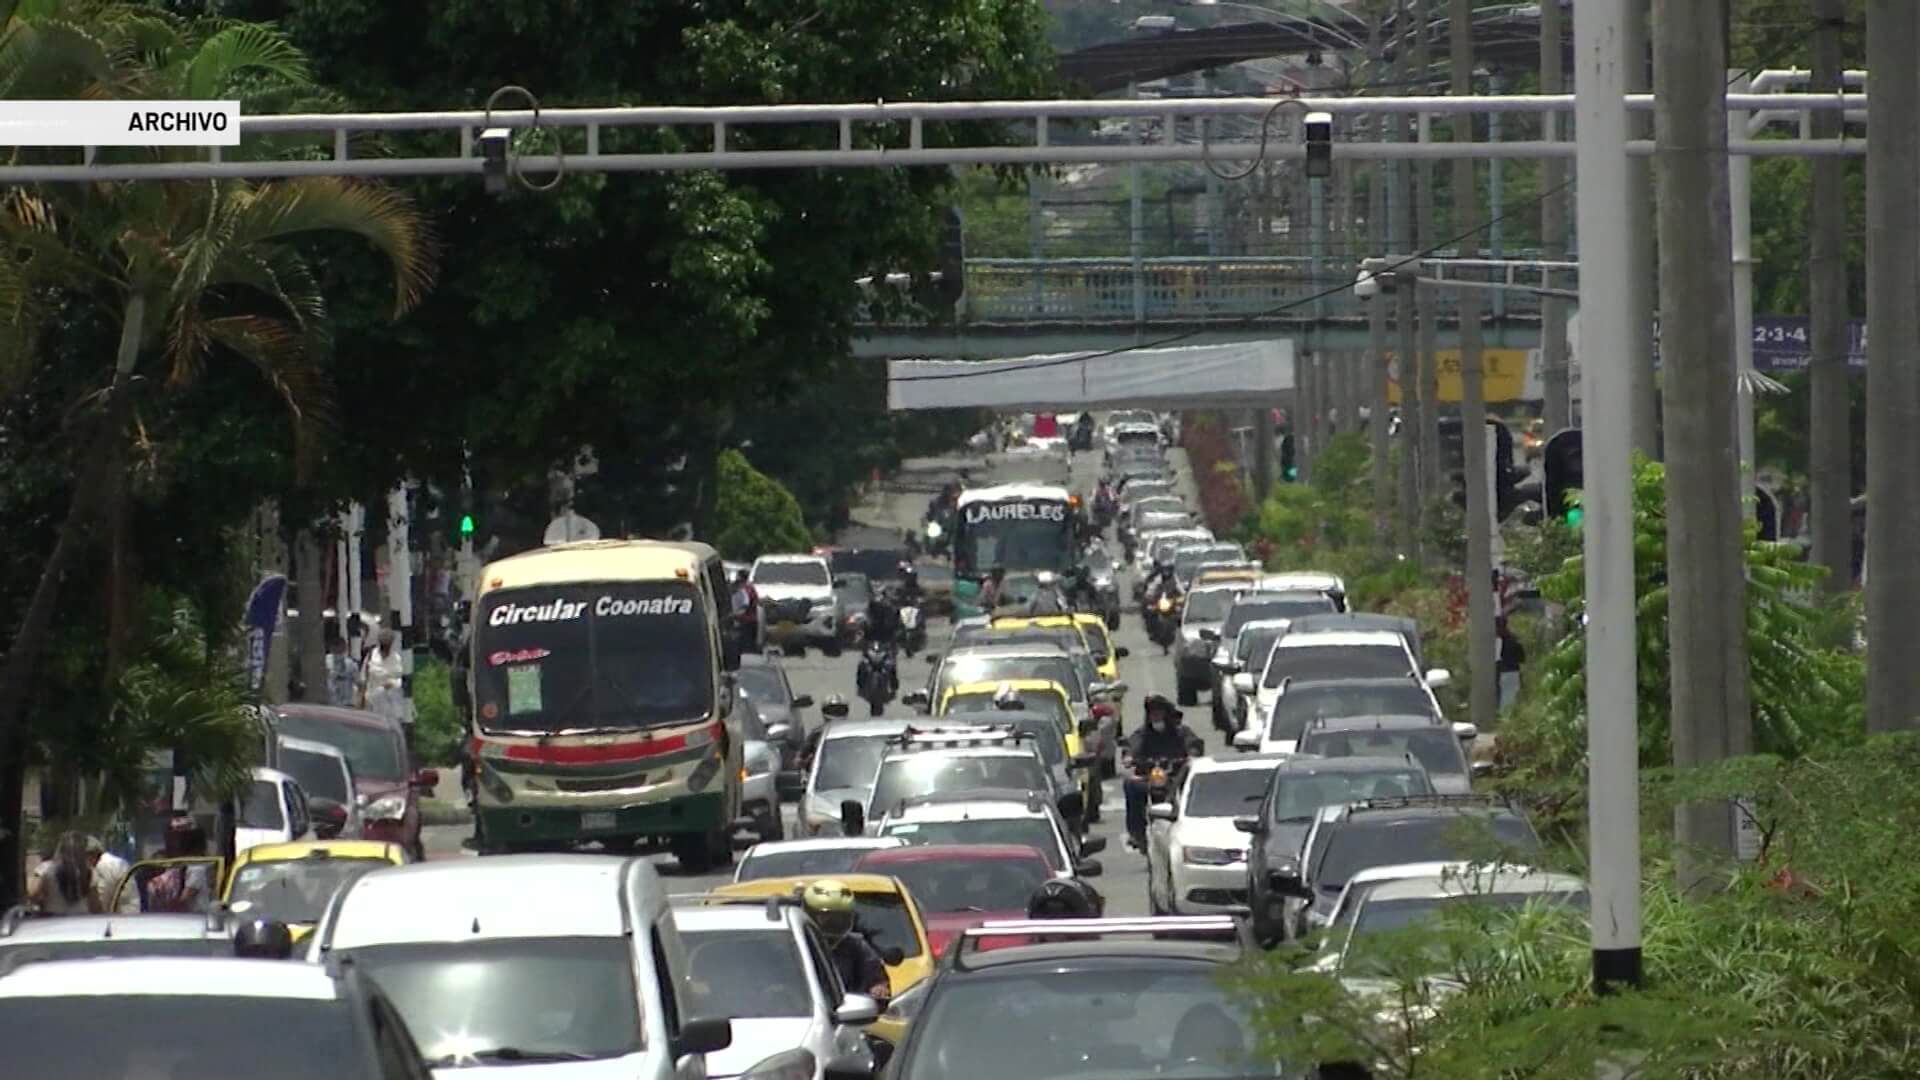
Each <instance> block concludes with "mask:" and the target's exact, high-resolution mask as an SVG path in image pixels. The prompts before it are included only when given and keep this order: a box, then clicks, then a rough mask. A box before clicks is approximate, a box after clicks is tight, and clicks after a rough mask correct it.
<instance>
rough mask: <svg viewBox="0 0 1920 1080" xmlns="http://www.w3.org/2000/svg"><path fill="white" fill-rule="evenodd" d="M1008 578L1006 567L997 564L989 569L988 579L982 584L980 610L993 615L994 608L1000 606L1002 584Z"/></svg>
mask: <svg viewBox="0 0 1920 1080" xmlns="http://www.w3.org/2000/svg"><path fill="white" fill-rule="evenodd" d="M1006 580H1007V568H1006V567H1004V566H996V567H994V568H993V569H992V570H990V571H988V573H987V580H986V581H984V582H982V583H981V585H980V610H982V611H984V612H986V613H987V614H989V615H991V614H993V609H994V608H996V607H999V606H1000V586H1001V585H1003V584H1005V583H1006Z"/></svg>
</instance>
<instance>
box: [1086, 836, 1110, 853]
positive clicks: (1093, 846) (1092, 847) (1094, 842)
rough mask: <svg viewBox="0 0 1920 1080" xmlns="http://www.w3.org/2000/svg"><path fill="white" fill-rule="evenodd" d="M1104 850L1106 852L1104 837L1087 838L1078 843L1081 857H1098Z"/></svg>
mask: <svg viewBox="0 0 1920 1080" xmlns="http://www.w3.org/2000/svg"><path fill="white" fill-rule="evenodd" d="M1105 850H1107V838H1106V837H1104V836H1089V837H1087V838H1086V839H1085V840H1082V841H1080V854H1082V855H1098V854H1100V853H1101V852H1103V851H1105Z"/></svg>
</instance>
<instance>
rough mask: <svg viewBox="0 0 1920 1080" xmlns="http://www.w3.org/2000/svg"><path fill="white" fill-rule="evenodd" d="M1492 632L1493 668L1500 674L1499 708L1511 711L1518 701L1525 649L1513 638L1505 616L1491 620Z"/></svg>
mask: <svg viewBox="0 0 1920 1080" xmlns="http://www.w3.org/2000/svg"><path fill="white" fill-rule="evenodd" d="M1493 632H1494V635H1495V645H1494V648H1495V656H1494V667H1495V668H1496V670H1498V671H1499V672H1500V708H1501V709H1511V708H1512V707H1513V704H1514V702H1516V701H1518V700H1519V699H1520V668H1521V666H1522V665H1523V664H1525V663H1526V662H1527V649H1526V646H1524V645H1522V644H1520V639H1519V638H1517V637H1515V636H1514V633H1513V628H1512V627H1511V626H1508V625H1507V617H1506V616H1505V615H1502V616H1500V617H1498V618H1496V619H1494V620H1493Z"/></svg>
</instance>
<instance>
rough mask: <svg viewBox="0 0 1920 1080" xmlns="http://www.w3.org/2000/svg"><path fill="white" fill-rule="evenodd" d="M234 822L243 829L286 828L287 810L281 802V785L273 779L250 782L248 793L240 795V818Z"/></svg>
mask: <svg viewBox="0 0 1920 1080" xmlns="http://www.w3.org/2000/svg"><path fill="white" fill-rule="evenodd" d="M234 824H235V825H236V826H237V827H239V828H242V829H284V828H286V827H287V812H286V808H285V807H283V806H281V804H280V785H279V784H276V783H274V782H273V781H271V780H255V781H253V782H252V783H250V784H248V785H247V790H246V794H244V795H242V796H240V814H239V819H238V820H237V821H235V822H234Z"/></svg>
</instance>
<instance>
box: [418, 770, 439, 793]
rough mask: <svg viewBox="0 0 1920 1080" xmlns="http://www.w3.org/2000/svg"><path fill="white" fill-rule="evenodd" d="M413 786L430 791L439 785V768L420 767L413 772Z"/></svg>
mask: <svg viewBox="0 0 1920 1080" xmlns="http://www.w3.org/2000/svg"><path fill="white" fill-rule="evenodd" d="M413 786H414V787H416V788H419V789H420V790H422V791H432V790H433V789H434V788H437V787H439V786H440V770H439V769H421V770H419V771H417V772H415V773H414V774H413Z"/></svg>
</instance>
